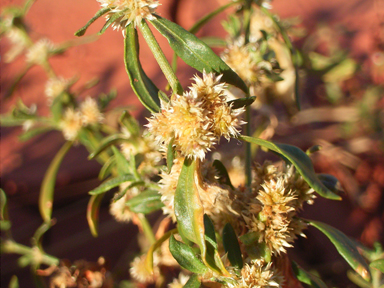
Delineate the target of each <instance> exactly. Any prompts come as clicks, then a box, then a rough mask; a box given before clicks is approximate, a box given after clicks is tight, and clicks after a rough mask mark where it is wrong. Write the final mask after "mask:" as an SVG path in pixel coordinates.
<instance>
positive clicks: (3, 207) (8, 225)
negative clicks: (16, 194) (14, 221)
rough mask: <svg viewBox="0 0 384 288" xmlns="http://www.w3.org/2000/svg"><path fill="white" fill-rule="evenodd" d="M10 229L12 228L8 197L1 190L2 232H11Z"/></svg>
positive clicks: (0, 220) (0, 228)
mask: <svg viewBox="0 0 384 288" xmlns="http://www.w3.org/2000/svg"><path fill="white" fill-rule="evenodd" d="M9 228H11V222H10V221H9V217H8V205H7V195H6V194H5V192H4V190H3V189H1V188H0V230H2V231H4V230H9Z"/></svg>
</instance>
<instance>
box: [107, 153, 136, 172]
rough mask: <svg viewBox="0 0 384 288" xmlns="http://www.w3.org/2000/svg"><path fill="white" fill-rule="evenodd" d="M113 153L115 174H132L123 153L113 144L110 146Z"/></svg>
mask: <svg viewBox="0 0 384 288" xmlns="http://www.w3.org/2000/svg"><path fill="white" fill-rule="evenodd" d="M111 148H112V151H113V154H114V155H115V160H116V166H117V174H119V175H127V174H132V171H131V165H130V163H129V162H128V160H127V159H126V158H125V157H124V155H123V154H121V152H120V151H119V149H117V148H116V147H115V146H112V147H111Z"/></svg>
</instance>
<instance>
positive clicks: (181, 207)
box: [174, 158, 205, 251]
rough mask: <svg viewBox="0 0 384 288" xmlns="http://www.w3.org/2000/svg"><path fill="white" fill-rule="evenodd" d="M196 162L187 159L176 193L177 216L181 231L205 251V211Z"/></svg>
mask: <svg viewBox="0 0 384 288" xmlns="http://www.w3.org/2000/svg"><path fill="white" fill-rule="evenodd" d="M195 171H196V161H195V160H191V159H188V158H186V159H185V160H184V164H183V167H182V169H181V172H180V176H179V180H178V183H177V188H176V192H175V200H174V201H175V215H176V219H177V222H178V228H179V231H182V232H181V233H183V235H184V236H185V237H186V238H187V239H188V240H190V241H192V242H194V243H196V244H197V245H199V247H200V249H201V251H204V250H205V239H204V211H203V206H202V203H201V200H200V196H199V193H198V191H197V187H196V184H195V181H194V175H195Z"/></svg>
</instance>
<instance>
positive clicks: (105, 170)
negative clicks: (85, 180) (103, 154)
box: [97, 156, 116, 180]
mask: <svg viewBox="0 0 384 288" xmlns="http://www.w3.org/2000/svg"><path fill="white" fill-rule="evenodd" d="M115 164H116V160H115V157H114V156H111V157H109V159H108V160H107V161H106V162H105V163H104V165H103V167H101V169H100V172H99V175H98V177H97V178H99V180H104V179H105V178H106V177H107V176H108V175H110V174H111V173H112V168H114V166H115Z"/></svg>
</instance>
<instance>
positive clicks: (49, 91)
mask: <svg viewBox="0 0 384 288" xmlns="http://www.w3.org/2000/svg"><path fill="white" fill-rule="evenodd" d="M68 85H69V80H68V79H64V78H63V77H52V78H49V79H48V81H47V83H46V84H45V91H44V92H45V95H46V96H47V98H48V102H49V104H52V101H53V100H54V99H55V98H56V97H57V96H59V95H60V94H61V93H63V92H64V91H65V90H66V89H67V88H68Z"/></svg>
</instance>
